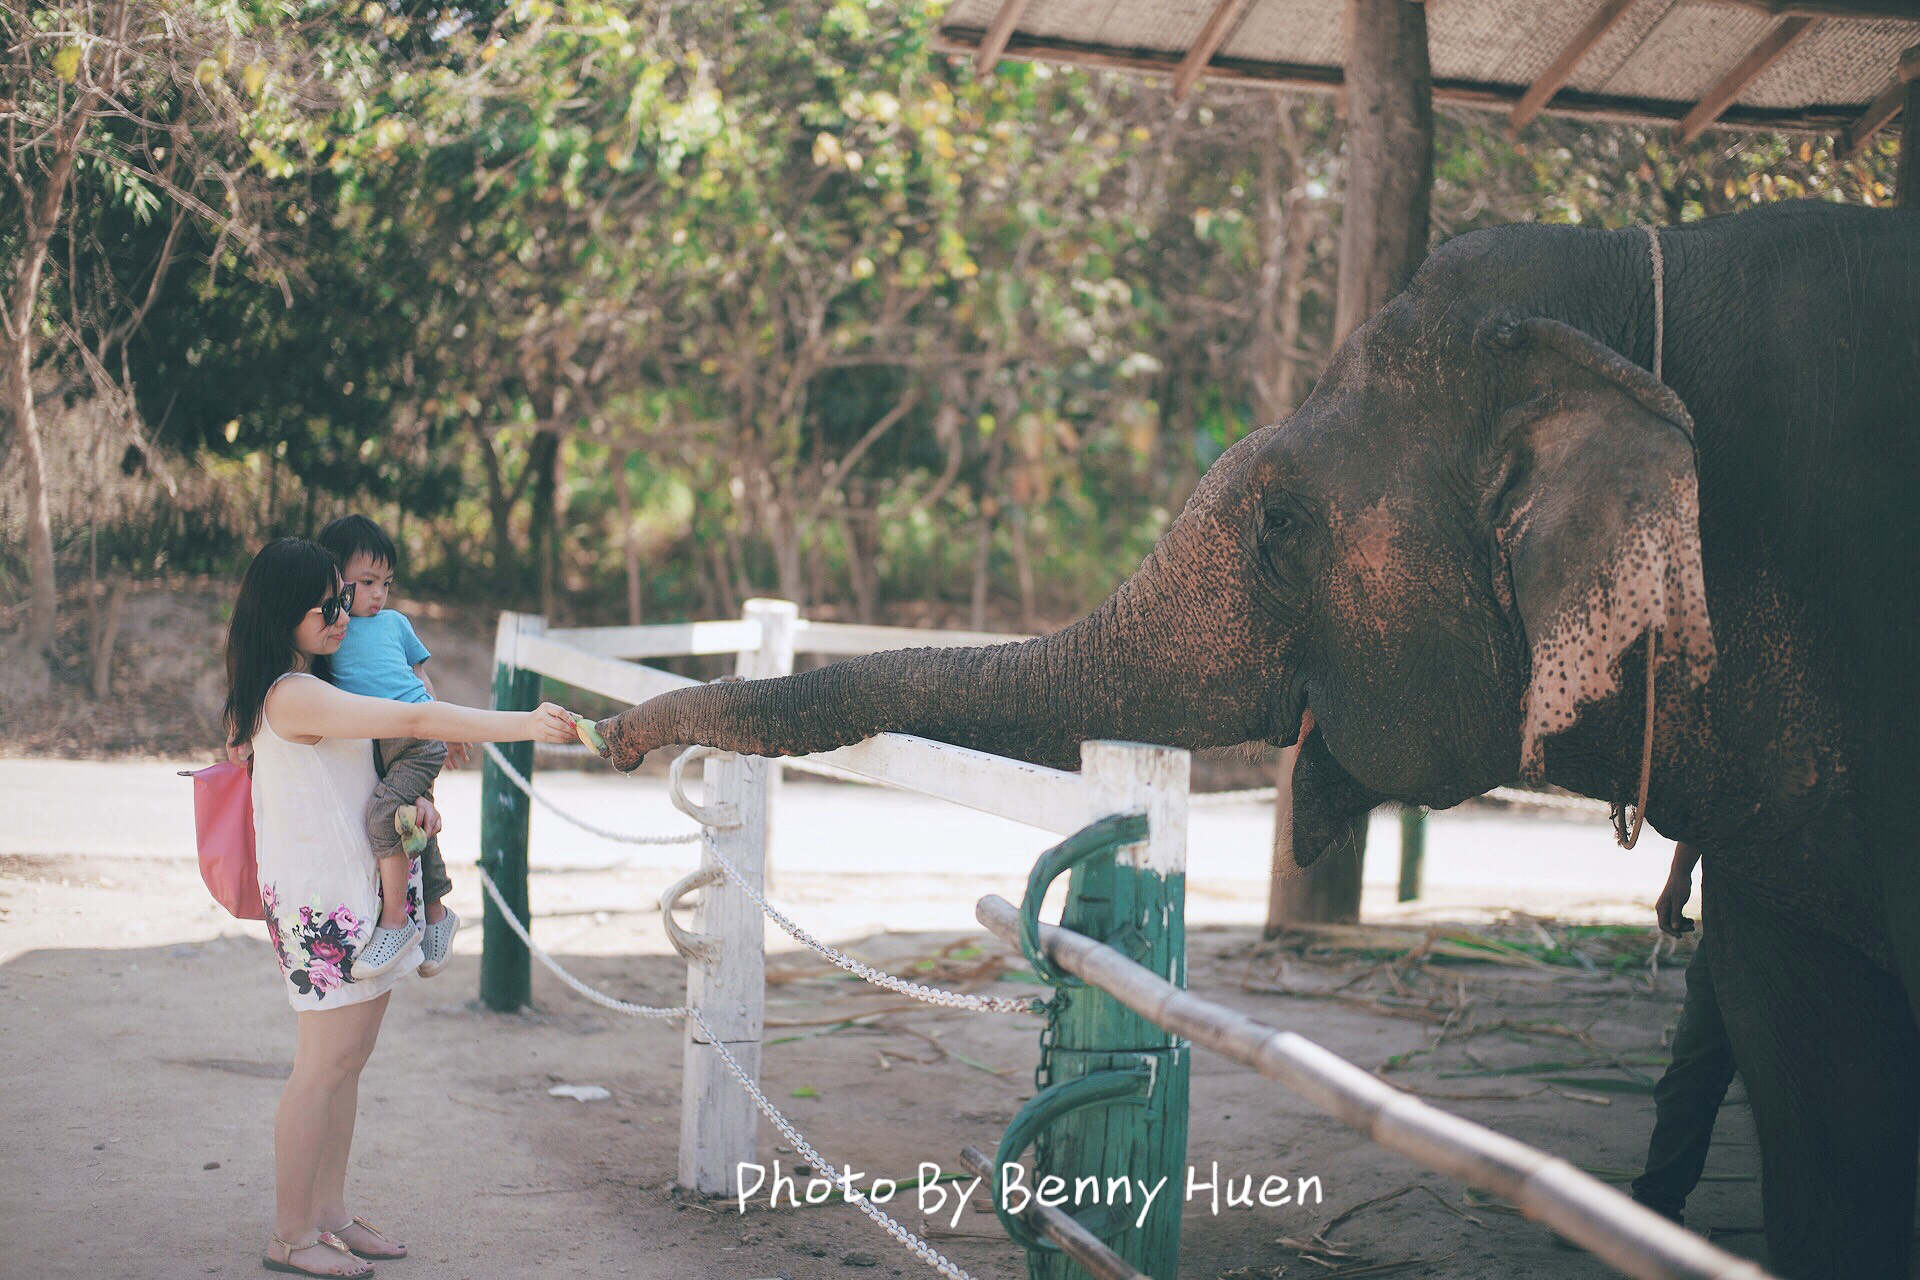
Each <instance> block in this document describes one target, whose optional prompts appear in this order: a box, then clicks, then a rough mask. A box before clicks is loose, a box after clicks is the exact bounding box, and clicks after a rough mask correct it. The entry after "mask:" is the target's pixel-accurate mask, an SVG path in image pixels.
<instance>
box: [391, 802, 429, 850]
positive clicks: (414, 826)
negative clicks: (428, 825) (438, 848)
mask: <svg viewBox="0 0 1920 1280" xmlns="http://www.w3.org/2000/svg"><path fill="white" fill-rule="evenodd" d="M393 829H394V830H395V831H398V832H399V833H400V847H401V848H402V849H405V850H406V851H407V852H408V853H418V852H420V851H421V850H422V849H424V848H426V847H427V833H426V832H424V831H422V830H421V829H420V814H419V811H418V810H416V809H415V808H414V807H413V806H412V805H410V804H403V805H401V806H400V807H399V808H398V809H395V810H394V811H393Z"/></svg>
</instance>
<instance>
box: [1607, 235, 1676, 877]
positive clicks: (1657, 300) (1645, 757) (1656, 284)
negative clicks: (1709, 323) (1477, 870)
mask: <svg viewBox="0 0 1920 1280" xmlns="http://www.w3.org/2000/svg"><path fill="white" fill-rule="evenodd" d="M1641 230H1642V231H1645V232H1646V233H1647V248H1648V250H1649V252H1650V253H1651V254H1652V255H1653V380H1654V381H1655V382H1660V381H1664V379H1662V378H1661V376H1660V365H1661V360H1660V355H1661V352H1662V351H1663V350H1664V349H1665V347H1666V345H1667V261H1666V257H1665V255H1664V254H1662V253H1661V252H1660V231H1659V229H1658V228H1656V227H1642V228H1641ZM1659 646H1660V635H1659V632H1657V631H1655V630H1653V629H1652V628H1651V627H1649V628H1648V629H1647V726H1646V730H1645V732H1644V733H1643V734H1642V736H1641V740H1640V799H1639V802H1638V803H1637V804H1635V805H1634V806H1633V828H1632V830H1631V831H1629V830H1628V828H1627V805H1626V802H1625V801H1624V800H1622V801H1619V802H1618V803H1616V804H1615V805H1614V806H1613V838H1614V839H1615V840H1616V841H1618V842H1619V844H1620V847H1621V848H1622V849H1631V848H1633V846H1634V845H1636V844H1638V843H1639V842H1640V829H1641V828H1642V827H1643V826H1645V825H1646V821H1647V786H1648V783H1649V782H1650V781H1651V780H1652V778H1653V676H1654V668H1655V666H1656V661H1655V660H1656V658H1657V657H1658V656H1659V652H1660V647H1659Z"/></svg>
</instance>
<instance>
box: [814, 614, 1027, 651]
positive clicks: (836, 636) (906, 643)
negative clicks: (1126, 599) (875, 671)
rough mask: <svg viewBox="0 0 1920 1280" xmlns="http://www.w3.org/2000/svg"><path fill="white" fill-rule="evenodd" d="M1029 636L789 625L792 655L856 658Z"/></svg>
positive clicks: (854, 625) (829, 624) (833, 624)
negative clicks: (791, 634)
mask: <svg viewBox="0 0 1920 1280" xmlns="http://www.w3.org/2000/svg"><path fill="white" fill-rule="evenodd" d="M1031 639H1033V637H1032V636H1024V635H999V634H996V633H994V632H991V631H929V630H922V629H921V628H919V627H874V626H867V625H865V624H864V623H850V622H808V621H806V620H805V619H802V620H800V621H798V622H796V623H794V624H793V648H794V652H796V653H823V654H839V655H847V654H858V653H880V652H883V651H885V650H887V649H955V648H979V647H981V646H984V645H990V644H1009V643H1012V642H1015V641H1019V640H1031Z"/></svg>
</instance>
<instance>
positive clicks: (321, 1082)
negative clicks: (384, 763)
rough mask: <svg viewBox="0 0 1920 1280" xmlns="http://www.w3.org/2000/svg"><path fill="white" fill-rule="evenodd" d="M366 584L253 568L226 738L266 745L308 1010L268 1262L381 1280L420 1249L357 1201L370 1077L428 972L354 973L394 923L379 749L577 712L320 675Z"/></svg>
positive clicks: (271, 900) (266, 842)
mask: <svg viewBox="0 0 1920 1280" xmlns="http://www.w3.org/2000/svg"><path fill="white" fill-rule="evenodd" d="M351 591H352V588H351V587H343V586H342V584H341V580H340V572H339V567H338V566H337V565H336V564H335V563H334V560H333V557H332V556H331V555H330V554H328V553H327V552H326V551H325V550H324V549H322V548H321V547H320V546H318V545H317V544H315V543H312V542H308V541H307V540H305V539H304V538H281V539H278V540H277V541H274V542H271V543H268V544H267V545H266V546H265V547H263V548H262V549H261V551H260V554H258V555H257V556H255V557H254V559H253V563H252V564H251V565H249V566H248V567H247V574H246V578H245V580H243V581H242V582H241V584H240V598H239V600H238V601H236V602H235V604H234V608H233V622H232V625H231V626H230V627H229V629H228V632H227V703H226V710H225V717H226V723H227V739H228V744H229V746H230V747H238V746H240V745H241V744H244V743H247V742H249V741H251V743H252V746H253V761H254V765H253V808H254V833H255V844H256V847H257V854H258V858H259V867H260V899H261V903H262V904H263V906H264V907H265V908H266V913H267V933H268V936H269V937H270V938H271V940H272V942H273V946H274V951H275V953H276V954H277V956H278V957H279V961H280V973H281V976H282V978H283V979H285V981H286V983H287V999H288V1001H289V1003H291V1004H292V1005H293V1007H294V1009H295V1010H296V1011H297V1013H298V1034H297V1039H296V1041H295V1047H294V1055H293V1075H292V1076H291V1077H290V1078H289V1079H288V1081H287V1087H286V1091H285V1092H284V1093H283V1094H282V1095H281V1097H280V1110H279V1113H278V1115H277V1117H276V1118H275V1121H274V1130H273V1163H274V1188H275V1210H274V1229H273V1243H272V1244H271V1245H269V1246H268V1249H267V1252H266V1255H265V1257H264V1258H263V1259H262V1261H263V1263H264V1264H265V1265H266V1266H267V1268H268V1269H269V1270H273V1271H284V1272H291V1273H292V1274H295V1275H316V1276H364V1275H369V1274H371V1273H372V1271H373V1268H372V1267H370V1266H368V1265H367V1264H366V1263H365V1262H364V1261H362V1259H364V1258H401V1257H405V1256H406V1248H405V1246H403V1245H398V1244H395V1243H394V1242H393V1241H390V1240H388V1239H387V1238H386V1237H385V1236H383V1235H381V1234H380V1233H379V1232H378V1231H377V1230H375V1229H374V1228H373V1227H371V1226H370V1225H368V1224H367V1222H366V1221H365V1219H363V1218H358V1217H355V1216H354V1215H353V1213H352V1212H350V1211H349V1210H348V1208H347V1203H346V1180H347V1152H348V1149H349V1147H350V1146H351V1145H352V1142H353V1122H354V1113H355V1110H356V1108H357V1104H358V1100H359V1087H360V1070H361V1068H362V1067H364V1066H365V1065H366V1062H367V1057H368V1055H369V1054H371V1053H372V1052H373V1042H374V1038H375V1037H376V1036H378V1035H379V1033H380V1019H381V1017H382V1015H384V1014H385V1013H386V1009H387V998H388V994H389V991H390V988H391V987H392V986H393V984H394V983H395V982H397V981H399V980H400V978H401V977H402V976H403V975H405V974H407V973H409V972H411V971H412V970H413V969H414V968H415V967H417V965H418V963H419V957H418V955H417V954H416V955H415V956H414V957H412V958H409V959H408V960H406V961H404V962H403V963H401V964H400V965H398V966H396V967H394V968H392V969H390V970H387V971H385V972H383V973H382V974H381V975H380V976H378V977H375V978H370V979H367V980H365V981H360V982H356V981H355V980H354V973H353V961H354V957H355V955H356V954H357V953H358V952H359V950H360V948H361V947H363V946H364V945H365V944H366V941H367V938H368V936H369V935H370V934H371V933H372V931H373V926H374V922H375V920H376V919H377V918H378V916H379V876H378V872H377V871H376V870H375V866H374V858H373V850H372V848H371V846H370V844H369V842H368V839H367V831H366V827H365V824H364V823H363V822H362V821H361V820H360V815H361V814H363V813H365V812H366V806H367V800H368V798H369V797H370V796H371V795H372V794H373V788H374V782H375V777H374V768H373V741H372V740H373V739H375V738H398V737H413V738H439V739H443V740H448V741H454V742H524V741H527V740H528V739H532V740H534V741H538V742H569V741H572V739H573V721H572V719H571V718H570V717H569V716H568V715H567V713H566V712H565V711H564V710H562V709H561V708H560V707H557V706H555V705H554V704H553V703H550V702H549V703H544V704H542V705H541V706H540V708H539V709H538V710H536V711H481V710H477V709H475V708H472V707H461V706H455V705H453V704H451V703H446V702H418V703H407V702H389V701H386V700H384V699H381V698H364V697H360V696H358V695H356V694H351V693H344V692H342V691H340V690H339V689H336V688H334V687H333V686H332V685H330V684H328V683H327V681H326V680H325V679H324V678H317V677H324V676H325V675H326V665H327V655H329V654H331V653H333V652H334V651H335V650H336V649H338V648H339V647H340V641H341V639H342V638H343V637H344V636H345V635H346V631H347V609H348V607H349V606H350V605H351V602H352V596H351ZM420 818H421V823H422V825H423V827H425V829H426V830H427V832H428V833H429V834H433V833H435V832H437V831H438V830H439V827H440V815H439V814H438V813H437V812H434V811H433V809H432V806H431V805H430V804H427V803H423V804H422V805H421V806H420ZM413 884H414V886H415V892H413V893H410V894H409V895H408V911H409V912H410V913H417V912H418V910H419V906H418V904H419V895H418V892H417V889H418V885H419V865H418V860H416V861H415V865H414V869H413ZM417 950H418V948H417V947H416V952H417Z"/></svg>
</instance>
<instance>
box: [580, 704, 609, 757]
mask: <svg viewBox="0 0 1920 1280" xmlns="http://www.w3.org/2000/svg"><path fill="white" fill-rule="evenodd" d="M573 732H574V736H576V737H578V738H579V739H580V741H581V742H582V743H584V744H585V745H587V746H589V747H591V748H592V749H593V750H595V751H597V752H599V753H600V754H601V755H603V756H604V755H606V754H607V740H606V739H605V738H603V737H601V736H600V730H599V729H598V728H596V727H595V725H594V723H593V721H591V720H589V719H587V718H586V717H585V716H583V715H578V714H576V715H575V716H574V717H573Z"/></svg>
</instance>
